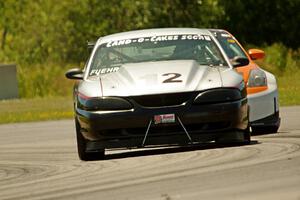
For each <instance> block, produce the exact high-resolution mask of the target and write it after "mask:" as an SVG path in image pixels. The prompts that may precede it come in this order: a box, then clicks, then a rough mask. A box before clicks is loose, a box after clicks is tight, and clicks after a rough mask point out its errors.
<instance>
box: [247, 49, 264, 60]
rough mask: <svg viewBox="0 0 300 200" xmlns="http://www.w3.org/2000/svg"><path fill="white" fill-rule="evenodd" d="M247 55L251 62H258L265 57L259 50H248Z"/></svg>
mask: <svg viewBox="0 0 300 200" xmlns="http://www.w3.org/2000/svg"><path fill="white" fill-rule="evenodd" d="M248 54H249V56H250V58H251V59H252V60H258V59H262V58H264V57H265V52H264V51H263V50H260V49H249V50H248Z"/></svg>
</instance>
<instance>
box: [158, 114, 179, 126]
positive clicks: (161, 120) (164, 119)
mask: <svg viewBox="0 0 300 200" xmlns="http://www.w3.org/2000/svg"><path fill="white" fill-rule="evenodd" d="M167 123H175V114H164V115H154V124H167Z"/></svg>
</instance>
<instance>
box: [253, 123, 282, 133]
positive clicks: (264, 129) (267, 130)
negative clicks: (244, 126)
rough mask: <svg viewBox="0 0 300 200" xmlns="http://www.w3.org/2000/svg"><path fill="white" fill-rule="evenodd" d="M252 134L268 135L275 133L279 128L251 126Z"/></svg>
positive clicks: (274, 126)
mask: <svg viewBox="0 0 300 200" xmlns="http://www.w3.org/2000/svg"><path fill="white" fill-rule="evenodd" d="M251 129H252V133H253V134H263V133H264V134H268V133H277V131H278V129H279V126H276V125H273V126H260V127H255V126H252V127H251Z"/></svg>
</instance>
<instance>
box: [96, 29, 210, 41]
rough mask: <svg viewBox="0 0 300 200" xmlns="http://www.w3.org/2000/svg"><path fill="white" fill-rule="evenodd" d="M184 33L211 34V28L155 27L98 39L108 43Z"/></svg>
mask: <svg viewBox="0 0 300 200" xmlns="http://www.w3.org/2000/svg"><path fill="white" fill-rule="evenodd" d="M184 34H201V35H210V36H213V35H212V34H211V32H210V31H209V29H198V28H153V29H143V30H135V31H128V32H121V33H115V34H111V35H107V36H104V37H101V38H99V39H98V41H97V44H100V43H106V42H109V41H114V40H124V39H132V38H138V37H152V36H155V35H184Z"/></svg>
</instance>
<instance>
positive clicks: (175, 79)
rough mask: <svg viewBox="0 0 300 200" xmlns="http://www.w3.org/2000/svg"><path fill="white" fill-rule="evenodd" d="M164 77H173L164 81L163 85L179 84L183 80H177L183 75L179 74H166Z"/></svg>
mask: <svg viewBox="0 0 300 200" xmlns="http://www.w3.org/2000/svg"><path fill="white" fill-rule="evenodd" d="M163 76H171V77H169V78H167V79H166V80H164V81H163V83H179V82H182V80H180V79H177V78H179V77H180V76H181V74H178V73H166V74H163Z"/></svg>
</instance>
